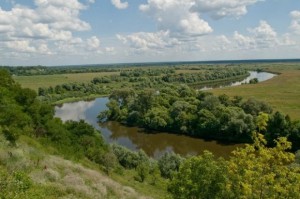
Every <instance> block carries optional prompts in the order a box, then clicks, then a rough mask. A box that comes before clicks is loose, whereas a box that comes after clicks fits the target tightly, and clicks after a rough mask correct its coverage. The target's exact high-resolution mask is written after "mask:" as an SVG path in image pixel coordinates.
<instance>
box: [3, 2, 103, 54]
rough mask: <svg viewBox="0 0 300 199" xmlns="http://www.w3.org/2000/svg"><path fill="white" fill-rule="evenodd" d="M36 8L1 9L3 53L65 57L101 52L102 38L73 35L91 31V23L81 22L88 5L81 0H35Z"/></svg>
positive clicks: (17, 6) (15, 6)
mask: <svg viewBox="0 0 300 199" xmlns="http://www.w3.org/2000/svg"><path fill="white" fill-rule="evenodd" d="M87 3H94V1H93V0H88V1H87ZM34 5H35V7H32V8H31V7H26V6H22V5H19V4H16V5H13V6H12V8H11V9H10V10H3V9H2V8H1V7H0V42H1V45H0V52H5V56H9V54H10V55H12V56H13V55H15V54H16V53H22V54H23V57H24V56H25V54H26V53H27V54H28V55H29V56H31V55H34V54H37V55H38V54H44V55H53V54H56V55H61V56H64V55H66V54H73V55H74V54H83V53H86V54H88V53H91V52H95V53H98V52H99V51H100V39H99V38H98V37H96V36H92V37H90V38H87V39H81V38H79V37H74V36H73V33H74V32H78V31H88V30H90V29H91V26H90V24H89V23H87V22H85V21H83V20H81V19H80V12H81V11H82V10H85V9H87V6H86V5H83V4H82V3H80V1H79V0H68V1H61V0H35V1H34Z"/></svg>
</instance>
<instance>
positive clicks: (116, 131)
mask: <svg viewBox="0 0 300 199" xmlns="http://www.w3.org/2000/svg"><path fill="white" fill-rule="evenodd" d="M274 76H275V75H274V74H271V73H265V72H262V73H257V72H254V71H251V72H250V76H249V77H247V78H246V79H244V80H243V81H239V82H234V83H231V84H230V85H231V86H236V85H241V84H242V83H248V82H249V81H250V79H253V78H258V80H259V81H260V82H261V81H265V80H267V79H271V78H272V77H274ZM218 87H220V85H219V86H218ZM206 89H210V87H206ZM107 102H108V98H107V97H102V98H97V99H95V100H92V101H79V102H74V103H65V104H63V105H62V106H56V107H55V116H56V117H59V118H61V119H62V120H63V121H67V120H74V121H78V120H80V119H83V120H85V121H86V122H87V123H89V124H91V125H93V126H94V127H95V128H96V129H98V130H100V131H101V132H102V135H103V137H104V139H105V140H106V141H107V142H108V143H118V144H120V145H122V146H125V147H127V148H129V149H132V150H139V149H143V150H144V151H145V152H146V153H147V154H148V155H149V156H152V157H159V156H161V155H162V154H163V153H165V152H170V151H173V152H175V153H179V154H181V155H197V154H201V153H202V152H203V151H204V150H209V151H211V152H213V153H214V154H215V155H216V156H222V157H228V156H229V155H230V152H231V151H233V150H234V149H235V148H236V147H238V146H242V144H225V143H220V142H218V141H206V140H203V139H199V138H192V137H189V136H184V135H176V134H170V133H167V132H151V133H149V132H146V131H145V130H144V129H141V128H137V127H127V126H124V125H122V124H120V123H118V122H106V123H104V124H98V121H97V115H98V114H99V112H101V111H103V110H106V109H107V107H106V103H107Z"/></svg>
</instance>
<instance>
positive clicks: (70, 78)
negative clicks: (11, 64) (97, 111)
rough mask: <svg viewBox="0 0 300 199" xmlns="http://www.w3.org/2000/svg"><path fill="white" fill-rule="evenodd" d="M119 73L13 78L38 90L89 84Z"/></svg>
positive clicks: (26, 86) (22, 84)
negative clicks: (96, 79)
mask: <svg viewBox="0 0 300 199" xmlns="http://www.w3.org/2000/svg"><path fill="white" fill-rule="evenodd" d="M119 74H120V73H119V72H101V73H72V74H56V75H35V76H13V78H14V79H15V81H17V82H18V83H20V84H21V86H22V87H24V88H31V89H33V90H36V91H37V90H38V88H39V87H50V86H56V85H58V84H64V83H73V82H80V83H88V82H90V81H91V80H92V79H93V78H94V77H101V76H110V75H119Z"/></svg>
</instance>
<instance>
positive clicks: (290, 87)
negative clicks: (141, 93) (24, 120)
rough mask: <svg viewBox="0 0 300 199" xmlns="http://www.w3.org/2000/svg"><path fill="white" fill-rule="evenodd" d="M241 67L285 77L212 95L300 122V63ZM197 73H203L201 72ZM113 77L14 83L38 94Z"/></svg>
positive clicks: (51, 77)
mask: <svg viewBox="0 0 300 199" xmlns="http://www.w3.org/2000/svg"><path fill="white" fill-rule="evenodd" d="M240 67H245V68H247V69H249V70H255V69H257V68H260V69H263V70H266V71H270V72H275V73H280V74H281V75H279V76H277V77H275V78H273V79H271V80H268V81H265V82H261V83H259V84H252V85H250V84H248V85H242V86H237V87H226V88H222V89H214V90H209V92H212V93H214V94H217V95H221V94H227V95H229V96H235V95H239V96H242V97H244V98H246V99H247V98H249V97H254V98H257V99H260V100H263V101H266V102H268V103H270V104H271V105H272V107H273V108H274V110H275V111H276V110H278V111H281V112H283V113H285V114H289V115H290V116H291V117H292V119H300V63H271V64H270V63H261V64H259V63H255V64H242V65H241V66H240ZM191 72H193V73H194V72H195V71H193V70H188V69H179V70H176V73H177V74H178V73H191ZM197 72H200V70H199V71H197ZM110 75H119V72H101V73H76V74H57V75H38V76H14V79H15V80H16V81H17V82H19V83H20V84H21V85H22V87H26V88H31V89H34V90H36V91H37V90H38V88H39V87H49V86H56V85H58V84H63V83H71V82H82V83H87V82H90V81H91V80H92V79H93V78H94V77H99V76H110ZM120 83H121V82H120ZM120 83H114V85H113V87H116V86H117V85H116V84H120ZM67 100H74V99H67Z"/></svg>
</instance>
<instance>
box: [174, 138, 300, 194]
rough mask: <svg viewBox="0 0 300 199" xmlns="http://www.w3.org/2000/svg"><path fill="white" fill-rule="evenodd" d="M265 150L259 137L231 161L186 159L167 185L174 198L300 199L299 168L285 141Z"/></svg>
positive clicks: (206, 157) (204, 157) (263, 141)
mask: <svg viewBox="0 0 300 199" xmlns="http://www.w3.org/2000/svg"><path fill="white" fill-rule="evenodd" d="M276 142H277V143H276V147H274V148H266V147H265V140H264V139H263V137H262V135H258V136H257V137H256V140H255V142H254V144H253V145H247V146H246V147H245V148H243V149H237V150H236V151H234V152H233V154H234V155H233V156H232V157H231V158H230V160H224V159H215V158H214V156H213V155H212V154H211V153H209V152H205V153H204V155H202V156H198V157H191V158H189V159H187V160H186V161H185V162H184V163H183V165H182V166H181V167H180V170H179V172H178V173H177V174H176V175H175V176H174V178H173V180H172V181H171V182H170V184H169V191H170V193H171V194H172V196H173V198H176V199H185V198H203V199H204V198H229V199H230V198H233V199H236V198H299V197H300V167H299V166H298V165H293V163H294V158H295V156H294V154H292V153H288V152H285V150H287V149H289V148H290V147H291V144H290V143H289V142H287V141H286V139H284V138H280V139H279V140H277V141H276Z"/></svg>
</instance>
